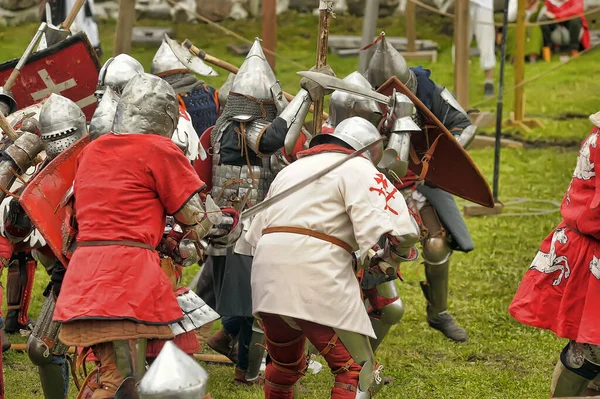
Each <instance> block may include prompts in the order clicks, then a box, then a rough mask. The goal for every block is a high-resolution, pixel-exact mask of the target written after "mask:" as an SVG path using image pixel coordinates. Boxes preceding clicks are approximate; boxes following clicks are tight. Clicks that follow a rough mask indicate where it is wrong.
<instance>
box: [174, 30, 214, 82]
mask: <svg viewBox="0 0 600 399" xmlns="http://www.w3.org/2000/svg"><path fill="white" fill-rule="evenodd" d="M163 39H164V40H165V41H166V42H167V44H168V45H169V47H170V48H171V51H173V54H175V57H177V59H178V60H179V62H181V63H182V64H183V65H185V66H186V68H187V69H189V70H190V71H192V72H194V73H197V74H199V75H203V76H219V74H218V73H217V72H216V71H215V70H214V69H212V68H211V67H210V66H209V65H206V64H205V63H204V61H203V60H202V58H201V57H197V56H194V55H193V54H192V53H191V52H190V51H189V50H188V49H186V48H185V47H183V46H182V45H181V44H179V43H177V42H176V41H175V40H173V39H171V38H170V37H169V35H167V34H166V33H165V36H164V38H163Z"/></svg>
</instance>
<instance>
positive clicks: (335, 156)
mask: <svg viewBox="0 0 600 399" xmlns="http://www.w3.org/2000/svg"><path fill="white" fill-rule="evenodd" d="M344 156H345V154H342V153H332V152H327V153H322V154H318V155H311V156H307V157H304V158H301V159H300V160H298V161H296V162H294V163H293V164H291V165H289V166H288V167H286V168H285V169H283V170H282V171H281V172H279V174H278V175H277V177H276V179H275V181H274V182H273V183H272V184H271V188H270V190H269V196H273V195H275V194H277V193H279V192H281V191H284V190H286V189H288V188H290V187H292V186H293V185H295V184H297V183H298V182H300V181H302V180H304V179H305V178H307V177H308V176H311V175H314V174H315V173H316V172H318V171H320V170H322V169H323V168H325V167H327V166H329V165H331V164H332V163H334V162H336V161H338V160H339V159H340V158H342V157H344ZM276 226H293V227H300V228H305V229H310V230H314V231H317V232H320V233H325V234H327V235H329V236H332V237H335V238H337V239H339V240H342V241H344V242H345V243H347V244H349V245H350V246H352V248H353V249H354V250H360V252H361V253H362V254H366V253H367V251H368V250H369V249H370V248H371V247H372V246H373V245H375V244H376V243H377V241H378V240H379V238H380V237H381V235H382V234H384V233H387V232H390V233H391V234H394V235H404V234H417V227H416V224H414V221H413V219H412V217H411V216H410V215H409V213H408V210H407V206H406V203H405V202H404V198H403V197H402V195H401V194H400V193H399V192H398V191H397V190H396V189H395V187H394V186H393V184H392V183H391V182H390V181H389V180H387V178H386V177H385V176H384V175H383V174H381V173H380V172H379V171H378V170H377V169H376V168H375V167H374V166H373V165H372V164H371V162H370V161H368V160H367V159H365V158H361V157H358V158H354V159H352V160H350V161H348V162H346V163H345V164H343V165H342V166H340V167H339V168H337V169H336V170H334V171H333V172H331V173H329V174H327V175H326V176H324V177H322V178H321V179H319V180H318V181H316V182H314V183H312V184H311V185H309V186H307V187H305V188H303V189H302V190H300V191H298V192H296V193H294V194H292V195H291V196H289V197H288V198H286V199H284V200H283V201H280V202H278V203H276V204H274V205H273V206H271V207H270V208H268V209H266V210H264V211H263V212H261V213H259V214H258V215H257V216H256V217H255V218H254V220H253V221H252V224H251V226H250V229H249V231H248V233H247V234H246V240H247V241H248V242H249V243H250V244H251V245H252V246H253V247H255V255H254V261H253V264H252V305H253V312H254V314H255V315H258V313H260V312H265V313H274V314H279V315H282V316H289V317H294V318H299V319H303V320H308V321H311V322H314V323H318V324H322V325H325V326H329V327H333V328H339V329H343V330H347V331H353V332H357V333H359V334H364V335H368V336H370V337H375V332H374V331H373V328H372V327H371V323H370V320H369V317H368V315H367V311H366V309H365V306H364V304H363V302H362V300H361V292H360V287H359V284H358V281H357V279H356V277H355V275H354V272H353V270H352V257H351V255H350V253H348V252H347V251H346V250H344V249H343V248H341V247H339V246H337V245H335V244H332V243H330V242H327V241H324V240H321V239H317V238H313V237H310V236H306V235H301V234H293V233H271V234H265V235H262V231H263V230H264V229H265V228H267V227H276Z"/></svg>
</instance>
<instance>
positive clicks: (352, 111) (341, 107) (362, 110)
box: [328, 72, 381, 126]
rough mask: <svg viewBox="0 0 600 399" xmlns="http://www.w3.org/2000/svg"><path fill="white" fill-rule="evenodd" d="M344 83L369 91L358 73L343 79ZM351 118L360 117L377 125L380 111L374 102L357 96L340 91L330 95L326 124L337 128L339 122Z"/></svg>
mask: <svg viewBox="0 0 600 399" xmlns="http://www.w3.org/2000/svg"><path fill="white" fill-rule="evenodd" d="M344 81H346V82H348V83H353V84H355V85H358V86H361V87H364V88H365V89H371V84H370V83H369V81H368V80H367V79H366V78H365V77H364V76H362V75H361V74H360V73H359V72H352V73H351V74H350V75H348V76H346V77H345V78H344ZM352 116H360V117H362V118H365V119H367V120H368V121H371V122H372V123H377V122H379V120H380V119H381V109H380V108H379V105H377V102H376V101H374V100H370V99H368V98H365V97H363V96H359V95H357V94H351V93H347V92H344V91H340V90H336V91H334V92H333V93H331V101H330V103H329V119H328V123H329V124H330V125H331V126H337V125H338V124H339V123H340V122H341V121H343V120H344V119H348V118H350V117H352Z"/></svg>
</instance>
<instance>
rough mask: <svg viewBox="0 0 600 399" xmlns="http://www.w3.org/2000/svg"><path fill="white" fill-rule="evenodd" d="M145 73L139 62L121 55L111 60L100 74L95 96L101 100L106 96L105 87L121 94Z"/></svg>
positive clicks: (105, 64)
mask: <svg viewBox="0 0 600 399" xmlns="http://www.w3.org/2000/svg"><path fill="white" fill-rule="evenodd" d="M143 73H144V67H143V66H142V64H140V62H139V61H138V60H136V59H135V58H133V57H132V56H130V55H127V54H119V55H117V56H116V57H112V58H109V59H108V61H106V62H105V63H104V65H103V66H102V68H101V69H100V73H99V74H98V89H97V90H96V93H95V96H96V97H98V98H99V99H100V98H101V97H102V95H103V94H104V89H105V87H107V86H108V87H110V88H111V89H113V90H114V91H115V92H117V93H119V94H121V92H122V91H123V88H124V87H125V85H127V83H129V82H130V81H131V79H133V77H134V76H136V75H141V74H143Z"/></svg>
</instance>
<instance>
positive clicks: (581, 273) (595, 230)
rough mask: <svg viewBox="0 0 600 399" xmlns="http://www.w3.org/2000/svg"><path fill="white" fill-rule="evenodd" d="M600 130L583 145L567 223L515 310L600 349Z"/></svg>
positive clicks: (537, 263) (565, 212)
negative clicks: (599, 167)
mask: <svg viewBox="0 0 600 399" xmlns="http://www.w3.org/2000/svg"><path fill="white" fill-rule="evenodd" d="M599 135H600V129H598V128H594V130H592V132H591V134H590V135H589V136H588V138H587V139H586V140H585V141H584V142H583V145H582V146H581V149H580V151H579V157H578V158H577V167H576V168H575V172H574V173H573V179H572V180H571V184H570V185H569V188H568V190H567V194H566V195H565V198H564V200H563V202H562V205H561V214H562V216H563V221H562V222H561V223H560V224H559V225H558V226H557V227H556V229H554V231H553V232H552V233H550V235H549V236H548V237H546V239H545V240H544V241H543V242H542V245H541V247H540V250H539V251H538V253H537V255H536V256H535V258H534V260H533V262H532V263H531V266H530V267H529V270H528V271H527V273H525V276H524V277H523V281H521V285H520V286H519V289H518V290H517V293H516V294H515V297H514V299H513V301H512V303H511V304H510V307H509V312H510V314H511V315H512V316H513V317H514V318H515V319H517V320H518V321H520V322H521V323H524V324H527V325H530V326H534V327H539V328H544V329H548V330H551V331H554V333H555V334H556V335H557V336H559V337H562V338H569V339H571V340H575V341H577V342H581V343H590V344H595V345H600V319H599V318H598V308H597V306H598V303H600V208H599V207H598V205H599V204H600V184H597V183H596V170H595V162H596V161H599V162H600V143H599V142H598V136H599Z"/></svg>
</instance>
